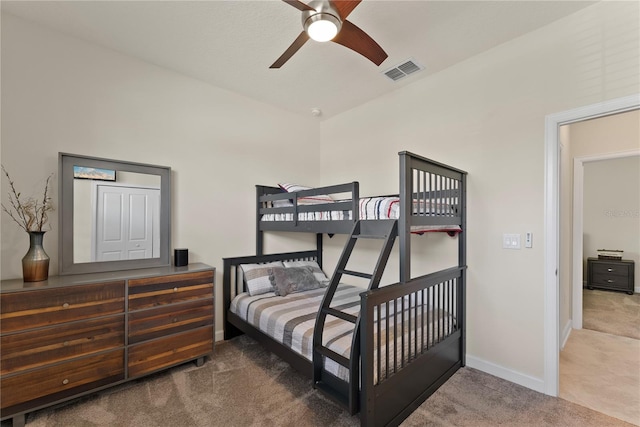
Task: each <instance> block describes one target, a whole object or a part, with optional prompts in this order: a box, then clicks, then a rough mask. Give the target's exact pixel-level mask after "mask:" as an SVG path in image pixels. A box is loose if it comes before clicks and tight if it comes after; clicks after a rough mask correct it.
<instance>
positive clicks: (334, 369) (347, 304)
mask: <svg viewBox="0 0 640 427" xmlns="http://www.w3.org/2000/svg"><path fill="white" fill-rule="evenodd" d="M325 291H326V288H320V289H314V290H309V291H303V292H298V293H293V294H289V295H286V296H276V295H275V293H266V294H262V295H256V296H250V295H249V294H248V293H242V294H239V295H238V296H236V297H235V298H234V299H233V301H232V302H231V307H230V311H231V312H233V313H235V314H236V315H237V316H239V317H240V318H241V319H242V320H244V321H245V322H247V323H249V324H251V325H253V326H254V327H256V328H257V329H259V330H260V331H262V332H263V333H265V334H266V335H268V336H270V337H271V338H273V339H274V340H276V341H278V342H279V343H281V344H282V345H283V346H285V347H287V348H289V349H291V350H292V351H294V352H296V353H298V354H300V355H302V356H303V357H304V358H306V359H308V360H309V361H311V360H312V347H313V330H314V326H315V322H316V316H317V313H318V310H319V308H320V304H321V303H322V298H323V296H324V292H325ZM431 291H433V289H430V290H425V291H424V292H422V293H417V294H412V295H411V296H408V297H405V298H403V299H398V300H395V301H391V302H390V303H388V304H385V305H383V306H382V309H381V310H380V313H378V312H377V310H376V311H375V313H374V318H375V319H376V323H377V322H378V319H379V323H380V325H379V326H377V325H376V326H375V327H374V330H375V331H377V333H376V334H375V337H374V348H376V349H377V348H378V343H380V350H379V355H380V357H379V356H378V351H375V352H374V355H373V356H374V366H378V369H375V372H374V382H375V383H377V382H378V381H382V380H384V379H385V378H386V377H389V376H391V375H393V373H394V372H396V371H398V370H399V369H401V368H402V367H403V366H404V365H405V364H407V363H408V362H410V361H411V360H413V359H415V358H416V357H417V356H418V355H420V354H421V353H423V352H424V351H426V350H427V349H428V348H430V347H431V346H433V345H435V344H437V343H438V342H440V341H442V340H443V339H444V338H446V337H447V336H448V335H450V334H452V333H453V332H455V330H456V327H457V326H456V322H455V317H454V316H453V315H451V314H449V312H448V311H446V310H443V309H441V308H435V309H434V304H433V301H436V304H435V306H436V307H443V306H444V305H440V304H439V303H438V301H439V297H438V296H437V295H435V294H434V293H433V292H431ZM362 292H364V289H362V288H360V287H356V286H351V285H346V284H341V285H339V286H338V289H337V290H336V293H335V296H334V298H333V302H332V304H331V307H332V308H335V309H338V310H341V311H344V312H346V313H349V314H353V315H356V316H357V315H358V313H359V311H360V294H361V293H362ZM422 301H426V302H427V303H426V304H423V303H422ZM387 311H388V313H389V316H387ZM451 311H453V310H451ZM394 312H395V313H397V315H395V314H394ZM353 328H354V325H353V323H350V322H347V321H344V320H342V319H338V318H336V317H333V316H327V319H326V323H325V330H324V334H323V339H322V341H323V345H324V346H326V347H328V348H329V349H331V350H333V351H335V352H336V353H338V354H340V355H342V356H344V357H347V358H349V355H350V351H351V341H352V337H353ZM378 360H379V361H380V362H378ZM325 369H326V370H327V371H328V372H329V373H331V374H333V375H335V376H337V377H338V378H341V379H343V380H346V381H348V380H349V371H348V369H347V368H345V367H343V366H342V365H340V364H338V363H336V362H335V361H334V360H331V359H326V358H325Z"/></svg>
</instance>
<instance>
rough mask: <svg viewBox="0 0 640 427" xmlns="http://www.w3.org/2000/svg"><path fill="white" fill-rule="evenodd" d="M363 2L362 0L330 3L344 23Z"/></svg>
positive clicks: (337, 0) (344, 0)
mask: <svg viewBox="0 0 640 427" xmlns="http://www.w3.org/2000/svg"><path fill="white" fill-rule="evenodd" d="M361 1H362V0H330V1H329V3H331V4H332V5H333V7H334V8H335V9H336V10H337V11H338V13H339V14H340V19H342V20H343V21H344V20H345V19H347V16H349V14H350V13H351V12H353V9H355V8H356V6H358V5H359V4H360V2H361Z"/></svg>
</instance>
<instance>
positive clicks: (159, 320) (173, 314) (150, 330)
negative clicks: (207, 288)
mask: <svg viewBox="0 0 640 427" xmlns="http://www.w3.org/2000/svg"><path fill="white" fill-rule="evenodd" d="M207 325H213V298H211V297H209V298H206V299H203V300H197V301H193V302H187V303H182V304H174V305H170V306H165V307H158V308H152V309H148V310H142V311H136V312H133V313H131V314H130V315H129V344H134V343H137V342H141V341H146V340H149V339H153V338H159V337H163V336H167V335H170V334H175V333H179V332H184V331H188V330H191V329H196V328H199V327H201V326H207Z"/></svg>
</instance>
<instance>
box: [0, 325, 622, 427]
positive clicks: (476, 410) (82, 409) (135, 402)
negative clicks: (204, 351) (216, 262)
mask: <svg viewBox="0 0 640 427" xmlns="http://www.w3.org/2000/svg"><path fill="white" fill-rule="evenodd" d="M8 424H9V423H7V422H5V423H2V427H5V426H7V425H8ZM357 425H359V420H358V418H357V417H351V416H349V415H348V413H346V412H345V411H344V410H342V409H341V408H340V407H338V406H337V405H336V404H334V403H333V402H331V401H329V400H328V399H326V398H325V397H324V396H322V395H321V394H320V393H319V392H317V391H315V390H313V389H312V387H311V383H310V381H309V380H308V379H306V378H304V377H302V376H300V375H299V374H297V373H296V372H295V371H293V370H292V368H291V367H289V365H287V364H286V363H285V362H283V361H282V360H281V359H279V358H278V357H276V356H274V355H272V354H270V353H268V352H267V351H265V350H264V349H263V348H262V347H261V346H260V345H259V344H257V343H255V341H253V340H251V339H250V338H247V337H238V338H235V339H233V340H231V341H229V342H225V343H222V344H219V345H217V346H216V352H215V356H214V358H213V359H212V360H209V361H208V362H207V363H205V365H204V366H202V367H200V368H197V367H195V365H193V364H187V365H183V366H180V367H177V368H174V369H171V370H169V371H165V372H163V373H160V374H156V375H153V376H151V377H147V378H145V379H142V380H140V381H137V382H132V383H129V384H126V385H123V386H120V387H117V388H115V389H110V390H105V391H103V392H102V393H99V394H96V395H93V396H91V397H85V398H82V399H79V400H77V401H75V402H73V403H72V404H69V405H66V406H62V407H60V408H55V409H44V410H41V411H37V412H35V413H31V414H30V415H29V416H28V417H27V426H29V427H36V426H41V427H53V426H65V427H68V426H71V427H75V426H78V427H85V426H87V427H89V426H114V427H118V426H135V427H147V426H158V427H166V426H172V427H174V426H189V427H190V426H225V427H226V426H292V427H294V426H295V427H300V426H336V427H338V426H357ZM403 425H404V426H450V427H453V426H478V427H481V426H499V425H502V426H532V427H533V426H576V427H578V426H580V427H585V426H587V427H588V426H592V427H602V426H611V427H616V426H629V424H627V423H625V422H623V421H619V420H617V419H615V418H611V417H608V416H606V415H603V414H601V413H598V412H595V411H593V410H590V409H587V408H584V407H582V406H579V405H576V404H573V403H571V402H568V401H566V400H563V399H558V398H552V397H549V396H545V395H543V394H540V393H537V392H535V391H532V390H529V389H527V388H524V387H521V386H518V385H515V384H513V383H510V382H508V381H504V380H501V379H498V378H495V377H492V376H490V375H487V374H485V373H482V372H480V371H477V370H474V369H470V368H463V369H461V370H460V371H458V372H457V373H456V374H455V375H454V376H453V377H452V378H451V379H450V380H449V381H448V382H447V383H446V384H444V385H443V386H442V387H441V388H440V389H439V390H438V391H437V392H436V393H435V394H434V395H433V396H431V397H430V398H429V399H428V400H427V401H426V402H425V403H423V404H422V406H421V407H420V408H418V410H417V411H416V412H414V413H413V414H412V415H411V416H410V417H409V418H408V419H407V420H406V421H405V422H404V423H403Z"/></svg>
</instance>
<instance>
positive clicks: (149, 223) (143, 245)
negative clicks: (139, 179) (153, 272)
mask: <svg viewBox="0 0 640 427" xmlns="http://www.w3.org/2000/svg"><path fill="white" fill-rule="evenodd" d="M159 212H160V190H159V189H151V188H138V187H125V186H114V185H102V184H100V185H98V188H97V203H96V223H95V224H96V233H95V236H96V240H95V245H94V247H95V250H94V252H93V257H92V258H93V261H119V260H126V259H140V258H153V257H157V256H159V253H158V251H159V242H160V240H159V237H160V236H159V225H160V224H159V219H160V216H159Z"/></svg>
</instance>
